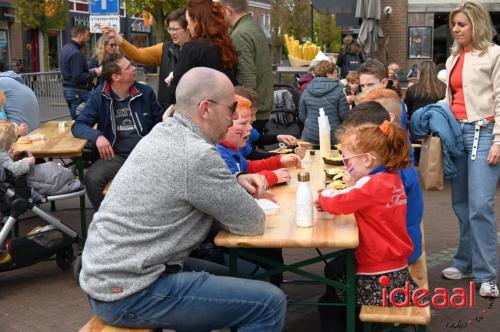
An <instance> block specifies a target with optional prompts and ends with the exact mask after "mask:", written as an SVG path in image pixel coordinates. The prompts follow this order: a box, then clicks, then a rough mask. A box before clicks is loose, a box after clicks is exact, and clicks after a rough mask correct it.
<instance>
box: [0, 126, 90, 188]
mask: <svg viewBox="0 0 500 332" xmlns="http://www.w3.org/2000/svg"><path fill="white" fill-rule="evenodd" d="M16 140H17V133H16V127H15V126H14V124H12V123H9V122H3V123H0V167H2V168H4V169H6V170H8V171H10V172H11V173H12V175H13V176H14V177H17V176H19V175H23V174H26V181H27V183H28V186H29V187H30V188H32V189H33V190H34V191H35V192H37V193H38V194H41V195H60V194H65V193H70V192H74V191H77V190H79V189H81V187H82V185H81V183H80V181H79V180H78V179H76V178H75V176H74V175H73V173H72V172H71V171H70V170H69V169H67V168H64V167H62V166H60V165H59V164H57V163H54V162H46V163H42V164H36V165H35V158H34V157H33V156H32V155H31V154H30V153H26V152H24V153H22V152H21V153H17V154H16V153H14V152H13V150H12V146H13V144H14V143H15V142H16Z"/></svg>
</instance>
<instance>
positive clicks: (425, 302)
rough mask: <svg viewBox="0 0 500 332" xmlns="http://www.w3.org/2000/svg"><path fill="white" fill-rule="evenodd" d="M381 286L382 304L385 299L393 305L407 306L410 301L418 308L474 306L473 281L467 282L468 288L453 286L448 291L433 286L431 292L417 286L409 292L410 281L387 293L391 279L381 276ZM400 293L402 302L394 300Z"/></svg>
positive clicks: (383, 304)
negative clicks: (430, 306) (402, 298)
mask: <svg viewBox="0 0 500 332" xmlns="http://www.w3.org/2000/svg"><path fill="white" fill-rule="evenodd" d="M378 282H379V284H380V285H381V286H382V287H383V288H382V306H384V307H386V306H387V300H388V299H389V302H390V304H391V305H392V306H394V307H408V306H410V299H411V302H412V303H413V304H414V305H415V306H417V307H420V308H423V307H427V306H429V305H431V304H432V306H433V307H434V308H448V307H450V306H451V307H452V308H467V305H468V306H469V308H474V302H475V298H474V296H475V289H474V282H473V281H471V282H470V283H469V288H468V289H466V288H453V290H452V291H451V294H450V292H449V291H448V290H447V289H446V288H441V287H438V288H435V289H434V292H433V293H431V292H430V291H429V290H428V289H427V288H417V289H415V290H413V292H412V294H410V282H409V281H407V282H406V283H405V287H404V288H403V287H396V288H394V289H393V290H392V291H391V292H390V293H389V294H388V291H387V286H389V285H390V284H391V279H390V278H389V277H388V276H381V277H380V278H379V280H378ZM398 294H402V295H403V297H404V301H403V302H398V301H396V296H397V295H398Z"/></svg>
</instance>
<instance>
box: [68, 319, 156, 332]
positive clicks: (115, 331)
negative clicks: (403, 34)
mask: <svg viewBox="0 0 500 332" xmlns="http://www.w3.org/2000/svg"><path fill="white" fill-rule="evenodd" d="M154 331H155V330H154V329H132V328H123V327H115V326H111V325H108V324H106V323H105V322H103V321H102V320H100V319H99V318H98V317H97V316H94V317H92V318H91V319H90V320H89V321H88V322H87V324H85V326H84V327H82V328H81V329H80V330H79V331H78V332H154Z"/></svg>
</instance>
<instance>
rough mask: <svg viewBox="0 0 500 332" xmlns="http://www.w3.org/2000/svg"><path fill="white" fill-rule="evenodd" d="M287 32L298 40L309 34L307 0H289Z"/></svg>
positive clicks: (307, 36) (309, 8) (308, 7)
mask: <svg viewBox="0 0 500 332" xmlns="http://www.w3.org/2000/svg"><path fill="white" fill-rule="evenodd" d="M289 8H290V23H289V24H290V25H289V27H290V28H289V30H290V31H289V33H291V34H292V35H294V36H295V38H297V39H298V40H302V39H303V38H309V37H310V36H311V28H310V27H311V16H310V15H309V13H310V12H311V7H310V5H309V0H291V4H290V6H289Z"/></svg>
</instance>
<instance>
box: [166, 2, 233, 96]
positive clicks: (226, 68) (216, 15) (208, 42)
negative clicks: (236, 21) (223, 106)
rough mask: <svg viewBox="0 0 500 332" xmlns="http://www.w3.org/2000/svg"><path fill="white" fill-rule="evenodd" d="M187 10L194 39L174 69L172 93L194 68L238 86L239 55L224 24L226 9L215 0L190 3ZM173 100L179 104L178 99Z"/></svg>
mask: <svg viewBox="0 0 500 332" xmlns="http://www.w3.org/2000/svg"><path fill="white" fill-rule="evenodd" d="M186 9H187V10H186V19H187V21H188V29H189V32H190V33H191V38H192V39H191V41H189V42H187V43H186V44H184V46H183V47H182V50H181V53H180V56H179V60H178V61H177V63H176V65H175V67H174V71H173V77H172V79H171V86H172V87H173V89H171V91H175V88H176V87H177V83H178V82H179V80H180V79H181V77H182V75H184V74H185V73H186V72H187V71H189V70H190V69H191V68H194V67H209V68H213V69H216V70H219V71H221V72H223V73H224V74H226V75H227V76H228V77H229V79H230V80H231V81H232V82H233V84H235V83H236V79H235V77H236V66H237V64H238V56H237V54H236V48H235V46H234V44H233V42H232V40H231V37H230V36H229V33H228V26H227V25H226V23H225V21H224V9H223V7H222V6H221V5H220V4H219V3H217V2H212V1H211V0H190V1H189V2H188V4H187V6H186ZM170 97H171V98H172V100H171V101H172V104H175V96H170Z"/></svg>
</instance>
